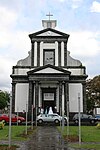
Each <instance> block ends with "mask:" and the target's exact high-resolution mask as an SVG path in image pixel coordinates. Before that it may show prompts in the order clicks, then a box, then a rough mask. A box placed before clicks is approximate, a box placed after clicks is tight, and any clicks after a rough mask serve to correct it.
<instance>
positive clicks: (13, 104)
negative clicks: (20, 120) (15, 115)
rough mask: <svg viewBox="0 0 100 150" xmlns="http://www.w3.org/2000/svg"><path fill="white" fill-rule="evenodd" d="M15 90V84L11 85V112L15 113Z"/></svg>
mask: <svg viewBox="0 0 100 150" xmlns="http://www.w3.org/2000/svg"><path fill="white" fill-rule="evenodd" d="M15 90H16V83H12V112H15Z"/></svg>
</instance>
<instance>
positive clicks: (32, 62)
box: [31, 42, 34, 66]
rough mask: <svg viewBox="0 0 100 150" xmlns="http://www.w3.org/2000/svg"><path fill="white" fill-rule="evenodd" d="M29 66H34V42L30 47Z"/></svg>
mask: <svg viewBox="0 0 100 150" xmlns="http://www.w3.org/2000/svg"><path fill="white" fill-rule="evenodd" d="M31 66H34V42H32V49H31Z"/></svg>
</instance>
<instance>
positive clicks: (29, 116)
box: [28, 81, 33, 120]
mask: <svg viewBox="0 0 100 150" xmlns="http://www.w3.org/2000/svg"><path fill="white" fill-rule="evenodd" d="M32 104H33V83H32V81H30V82H29V100H28V119H29V120H31V114H32Z"/></svg>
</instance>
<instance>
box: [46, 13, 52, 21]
mask: <svg viewBox="0 0 100 150" xmlns="http://www.w3.org/2000/svg"><path fill="white" fill-rule="evenodd" d="M46 16H49V21H50V17H51V16H53V15H52V14H50V12H49V14H47V15H46Z"/></svg>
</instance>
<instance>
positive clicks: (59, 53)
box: [58, 42, 61, 66]
mask: <svg viewBox="0 0 100 150" xmlns="http://www.w3.org/2000/svg"><path fill="white" fill-rule="evenodd" d="M58 66H61V42H58Z"/></svg>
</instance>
